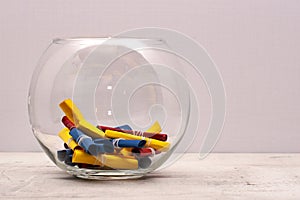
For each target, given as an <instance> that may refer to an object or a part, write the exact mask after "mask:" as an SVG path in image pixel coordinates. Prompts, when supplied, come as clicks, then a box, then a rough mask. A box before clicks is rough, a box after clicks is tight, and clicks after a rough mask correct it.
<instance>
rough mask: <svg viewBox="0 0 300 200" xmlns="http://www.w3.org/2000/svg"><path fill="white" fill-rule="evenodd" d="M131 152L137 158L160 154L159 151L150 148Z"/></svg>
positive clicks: (134, 149) (135, 149)
mask: <svg viewBox="0 0 300 200" xmlns="http://www.w3.org/2000/svg"><path fill="white" fill-rule="evenodd" d="M131 152H132V153H133V154H135V155H137V156H140V157H145V156H154V155H156V154H159V153H160V152H159V151H156V150H155V149H153V148H151V147H148V148H133V149H132V150H131Z"/></svg>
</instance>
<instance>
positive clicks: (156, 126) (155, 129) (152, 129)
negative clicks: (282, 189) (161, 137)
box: [146, 121, 162, 133]
mask: <svg viewBox="0 0 300 200" xmlns="http://www.w3.org/2000/svg"><path fill="white" fill-rule="evenodd" d="M161 131H162V130H161V127H160V124H159V123H158V121H155V122H154V124H153V125H152V126H151V127H150V128H149V129H147V131H146V132H152V133H160V132H161Z"/></svg>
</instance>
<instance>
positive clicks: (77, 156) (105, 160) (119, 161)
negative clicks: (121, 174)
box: [72, 149, 138, 169]
mask: <svg viewBox="0 0 300 200" xmlns="http://www.w3.org/2000/svg"><path fill="white" fill-rule="evenodd" d="M72 162H73V163H85V164H90V165H100V166H107V167H110V168H113V169H137V168H138V160H137V159H135V158H125V157H122V156H117V155H106V154H102V155H99V156H98V157H97V158H96V157H94V156H92V155H89V154H87V153H86V152H84V151H83V150H77V149H76V150H75V151H74V153H73V158H72Z"/></svg>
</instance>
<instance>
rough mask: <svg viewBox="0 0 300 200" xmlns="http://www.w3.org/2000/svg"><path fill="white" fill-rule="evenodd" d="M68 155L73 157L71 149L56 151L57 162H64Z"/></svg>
mask: <svg viewBox="0 0 300 200" xmlns="http://www.w3.org/2000/svg"><path fill="white" fill-rule="evenodd" d="M69 155H73V151H72V149H64V150H60V151H57V158H58V160H59V161H62V162H63V161H65V160H66V158H67V156H69Z"/></svg>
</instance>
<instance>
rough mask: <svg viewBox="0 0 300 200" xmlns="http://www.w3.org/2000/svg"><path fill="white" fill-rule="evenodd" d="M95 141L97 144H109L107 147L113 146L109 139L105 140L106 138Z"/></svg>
mask: <svg viewBox="0 0 300 200" xmlns="http://www.w3.org/2000/svg"><path fill="white" fill-rule="evenodd" d="M93 141H94V143H96V144H107V145H112V144H113V143H112V142H111V141H110V140H109V139H104V138H96V139H93Z"/></svg>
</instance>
